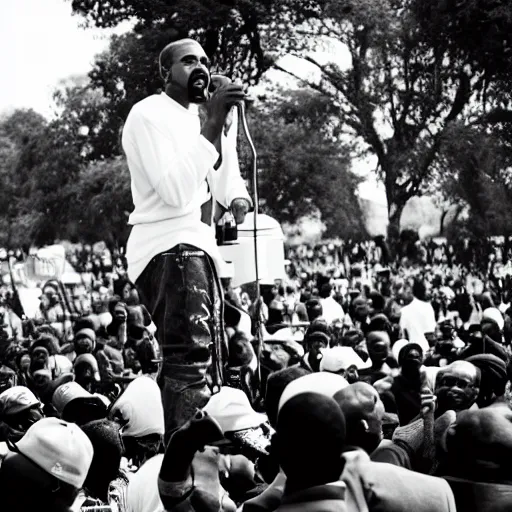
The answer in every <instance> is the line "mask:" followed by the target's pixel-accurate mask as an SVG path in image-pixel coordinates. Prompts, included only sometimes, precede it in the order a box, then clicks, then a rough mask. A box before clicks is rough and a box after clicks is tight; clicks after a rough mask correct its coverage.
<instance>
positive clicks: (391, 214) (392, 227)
mask: <svg viewBox="0 0 512 512" xmlns="http://www.w3.org/2000/svg"><path fill="white" fill-rule="evenodd" d="M404 207H405V204H393V203H392V204H391V205H389V206H388V240H389V242H390V243H391V244H395V243H396V242H397V241H398V240H399V238H400V220H401V218H402V212H403V211H404Z"/></svg>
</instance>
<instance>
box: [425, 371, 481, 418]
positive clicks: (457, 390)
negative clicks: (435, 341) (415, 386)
mask: <svg viewBox="0 0 512 512" xmlns="http://www.w3.org/2000/svg"><path fill="white" fill-rule="evenodd" d="M476 377H477V375H476V369H472V368H471V367H469V368H465V367H460V366H456V367H454V368H447V369H446V370H444V371H443V372H441V373H440V374H439V375H438V377H437V382H436V393H435V394H436V396H437V402H438V404H439V410H440V411H443V412H444V411H448V410H454V411H463V410H465V409H469V408H470V407H471V406H472V405H473V403H474V402H475V400H476V398H477V396H478V392H479V388H478V387H476V385H475V383H476Z"/></svg>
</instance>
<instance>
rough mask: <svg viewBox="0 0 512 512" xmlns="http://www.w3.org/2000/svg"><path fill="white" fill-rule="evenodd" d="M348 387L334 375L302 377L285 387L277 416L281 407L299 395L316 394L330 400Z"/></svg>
mask: <svg viewBox="0 0 512 512" xmlns="http://www.w3.org/2000/svg"><path fill="white" fill-rule="evenodd" d="M348 385H349V384H348V382H347V381H346V380H345V379H344V378H343V377H342V376H341V375H337V374H335V373H328V372H318V373H310V374H308V375H304V377H300V378H298V379H296V380H293V381H292V382H290V384H288V386H286V388H285V390H284V391H283V394H282V395H281V399H280V400H279V405H278V407H277V411H278V416H279V411H281V409H282V407H283V405H284V404H285V403H286V402H288V400H290V399H291V398H293V397H294V396H297V395H298V394H300V393H307V392H311V393H318V394H320V395H324V396H328V397H331V398H332V397H333V396H334V395H335V394H336V393H337V392H338V391H340V390H341V389H343V388H346V387H347V386H348Z"/></svg>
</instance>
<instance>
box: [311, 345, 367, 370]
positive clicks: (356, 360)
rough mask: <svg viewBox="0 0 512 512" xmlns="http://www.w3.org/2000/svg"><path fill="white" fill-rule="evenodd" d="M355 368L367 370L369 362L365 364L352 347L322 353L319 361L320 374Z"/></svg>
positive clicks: (334, 348)
mask: <svg viewBox="0 0 512 512" xmlns="http://www.w3.org/2000/svg"><path fill="white" fill-rule="evenodd" d="M351 366H355V367H356V368H357V369H358V370H362V369H363V368H369V367H370V366H371V361H370V360H369V359H368V361H367V362H366V363H365V362H364V361H363V360H362V359H361V358H360V357H359V355H358V354H357V352H356V351H355V350H354V349H353V348H352V347H333V348H330V349H328V350H326V351H325V352H324V353H323V357H322V360H321V361H320V371H321V372H331V373H336V372H339V371H340V370H347V369H348V368H350V367H351Z"/></svg>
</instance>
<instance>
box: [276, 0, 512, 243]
mask: <svg viewBox="0 0 512 512" xmlns="http://www.w3.org/2000/svg"><path fill="white" fill-rule="evenodd" d="M440 2H441V0H439V2H435V1H434V2H423V1H422V0H418V1H417V2H416V1H408V0H386V1H382V2H374V1H370V0H338V1H336V0H335V1H322V0H319V1H313V2H307V3H305V2H301V1H299V0H297V1H295V0H290V1H288V2H286V3H287V5H288V9H289V16H288V17H289V23H288V24H287V26H286V29H285V30H283V29H282V28H281V30H280V32H276V34H275V37H274V40H273V42H272V43H271V44H272V45H273V46H274V47H275V48H276V50H278V52H279V54H285V53H291V54H293V55H296V56H297V57H300V58H303V59H304V60H305V61H307V62H308V63H310V64H311V65H313V66H314V67H315V68H316V70H317V72H318V74H319V75H320V79H319V80H318V81H315V80H309V79H304V77H301V76H299V75H298V73H296V72H294V71H293V70H290V69H289V68H286V67H284V68H283V66H278V67H280V68H281V69H282V70H283V71H285V72H287V73H288V74H292V75H294V76H296V77H297V78H298V79H299V80H301V81H302V82H303V83H304V82H306V83H308V85H309V86H311V87H312V88H314V89H316V90H318V91H320V92H321V93H322V94H325V95H327V96H328V97H331V98H333V100H334V101H337V102H338V104H339V116H340V119H341V121H342V123H343V125H344V126H345V128H346V131H347V133H351V134H352V135H353V136H354V137H357V138H358V139H359V140H361V141H363V142H364V144H365V145H366V148H367V150H368V151H369V152H370V153H371V154H373V155H375V156H376V158H377V161H378V172H379V174H380V176H381V178H382V180H383V182H384V185H385V190H386V195H387V200H388V217H389V228H388V233H389V235H390V236H391V237H392V238H395V239H396V238H397V235H398V232H399V225H400V217H401V214H402V211H403V208H404V206H405V204H406V203H407V201H408V200H409V199H410V198H411V197H413V196H416V195H420V194H421V193H422V192H423V191H424V189H425V187H426V186H427V185H428V184H429V182H430V179H431V177H432V173H433V171H435V170H436V167H437V166H438V156H439V152H440V148H441V145H442V141H443V138H444V136H445V134H446V132H447V130H448V129H449V127H450V126H451V124H452V123H453V122H456V121H461V122H464V123H466V124H469V123H472V122H473V123H476V122H479V121H481V120H482V115H483V114H484V111H483V109H482V94H483V91H484V90H485V91H490V90H491V86H492V85H493V84H494V83H495V81H496V80H498V79H500V78H501V76H500V75H493V74H492V73H491V70H488V69H484V68H483V67H482V66H478V65H477V64H478V63H476V62H474V61H473V60H470V57H469V56H468V55H467V54H466V53H463V52H459V53H458V54H454V52H453V47H454V45H451V44H449V42H450V41H448V39H447V38H448V35H445V36H444V37H439V38H435V37H432V34H431V33H430V32H428V31H427V30H426V29H425V25H426V22H425V19H422V18H421V17H420V16H419V8H418V6H419V5H420V3H421V4H425V3H426V4H437V3H440ZM462 3H464V2H462ZM470 3H471V2H470ZM472 3H474V2H472ZM510 12H512V11H511V8H510V7H509V13H510ZM319 41H324V43H325V42H326V41H327V42H329V43H331V44H334V43H336V44H337V45H338V46H336V48H340V47H341V48H345V49H346V50H347V51H348V54H349V56H350V61H351V64H350V65H349V67H348V68H347V69H344V68H342V67H341V66H340V65H339V64H336V63H333V62H325V59H323V60H322V59H321V58H320V57H319V56H317V55H315V54H314V53H312V50H314V49H318V47H319ZM497 43H499V39H495V40H493V44H497ZM488 44H490V43H488ZM331 60H332V59H331ZM491 106H492V107H496V106H497V105H496V104H493V103H492V102H491Z"/></svg>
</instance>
